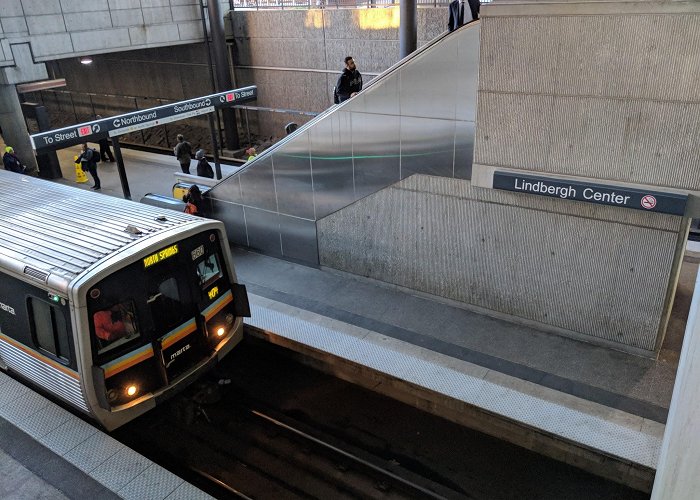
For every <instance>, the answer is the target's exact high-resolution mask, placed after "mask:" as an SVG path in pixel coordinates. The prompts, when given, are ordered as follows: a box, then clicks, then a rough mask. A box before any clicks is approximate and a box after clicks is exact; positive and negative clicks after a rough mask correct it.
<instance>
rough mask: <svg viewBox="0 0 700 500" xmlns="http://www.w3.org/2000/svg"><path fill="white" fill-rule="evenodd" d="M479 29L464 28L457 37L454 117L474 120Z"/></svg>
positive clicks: (477, 75)
mask: <svg viewBox="0 0 700 500" xmlns="http://www.w3.org/2000/svg"><path fill="white" fill-rule="evenodd" d="M480 33H481V30H480V29H469V30H465V32H464V33H463V34H461V36H459V37H458V40H457V42H458V43H459V48H458V57H457V66H458V67H459V75H458V79H457V82H458V83H457V85H456V87H457V97H456V98H455V118H456V119H457V120H468V121H474V120H476V96H477V92H478V91H479V71H480V69H479V48H480V46H481V44H480V43H479V35H480Z"/></svg>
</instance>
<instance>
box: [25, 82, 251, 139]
mask: <svg viewBox="0 0 700 500" xmlns="http://www.w3.org/2000/svg"><path fill="white" fill-rule="evenodd" d="M257 96H258V88H257V87H256V86H255V85H251V86H250V87H243V88H240V89H235V90H229V91H227V92H219V93H218V94H212V95H208V96H204V97H197V98H196V99H189V100H187V101H180V102H175V103H171V104H165V105H163V106H158V107H156V108H150V109H144V110H140V111H133V112H131V113H126V114H123V115H119V116H112V117H109V118H102V119H100V120H94V121H91V122H86V123H81V124H78V125H73V126H71V127H65V128H62V129H58V130H51V131H48V132H40V133H38V134H32V135H31V136H30V138H31V141H32V147H33V148H34V150H35V151H37V152H44V151H48V150H55V149H60V148H65V147H68V146H72V145H75V144H80V143H82V142H96V141H97V140H98V139H101V138H103V137H107V136H109V137H115V136H118V135H122V134H128V133H130V132H134V131H136V130H141V129H145V128H149V127H155V126H158V125H163V124H164V123H170V122H174V121H177V120H183V119H185V118H190V117H192V116H197V115H203V114H206V113H211V112H213V111H214V110H215V109H218V108H228V107H231V106H234V105H236V104H240V103H243V102H248V101H253V100H255V99H257Z"/></svg>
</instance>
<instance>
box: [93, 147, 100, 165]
mask: <svg viewBox="0 0 700 500" xmlns="http://www.w3.org/2000/svg"><path fill="white" fill-rule="evenodd" d="M101 160H102V155H101V154H100V152H99V151H97V150H96V149H95V148H92V161H94V162H95V163H100V161H101Z"/></svg>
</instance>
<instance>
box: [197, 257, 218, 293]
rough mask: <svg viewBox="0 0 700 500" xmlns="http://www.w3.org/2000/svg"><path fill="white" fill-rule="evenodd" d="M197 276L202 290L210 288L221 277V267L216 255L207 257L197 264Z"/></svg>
mask: <svg viewBox="0 0 700 500" xmlns="http://www.w3.org/2000/svg"><path fill="white" fill-rule="evenodd" d="M197 276H199V285H200V286H201V287H202V288H206V287H208V286H209V285H210V284H211V283H212V282H213V281H214V280H216V279H217V278H219V277H221V266H219V259H218V258H217V256H216V254H215V253H212V254H210V255H207V256H206V258H205V259H204V260H202V261H200V262H199V263H198V264H197Z"/></svg>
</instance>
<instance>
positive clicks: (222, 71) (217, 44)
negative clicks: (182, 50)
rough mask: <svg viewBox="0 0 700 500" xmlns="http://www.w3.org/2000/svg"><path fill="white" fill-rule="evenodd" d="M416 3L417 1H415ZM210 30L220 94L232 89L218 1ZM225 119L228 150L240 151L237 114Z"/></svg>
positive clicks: (213, 2)
mask: <svg viewBox="0 0 700 500" xmlns="http://www.w3.org/2000/svg"><path fill="white" fill-rule="evenodd" d="M413 1H414V2H415V0H413ZM207 9H208V11H209V29H210V31H211V45H212V48H213V52H214V64H215V65H216V86H217V91H218V92H224V91H226V90H230V89H231V88H232V83H231V72H230V70H229V66H228V57H227V53H226V37H225V36H224V18H223V17H222V16H221V11H220V10H219V2H218V0H208V2H207ZM222 115H223V118H224V132H225V141H226V144H225V146H226V149H238V148H239V147H240V145H239V143H238V125H237V123H236V112H235V111H234V110H233V109H224V110H223V111H222Z"/></svg>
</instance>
